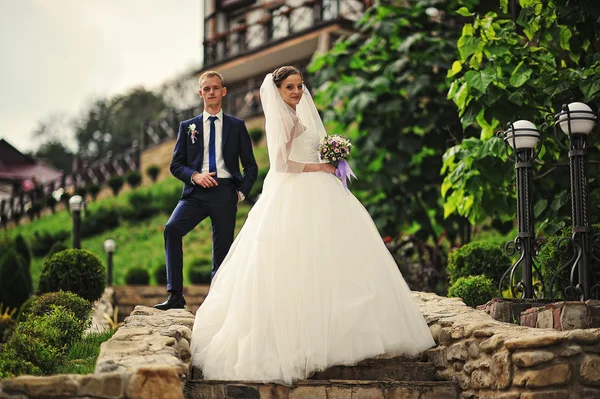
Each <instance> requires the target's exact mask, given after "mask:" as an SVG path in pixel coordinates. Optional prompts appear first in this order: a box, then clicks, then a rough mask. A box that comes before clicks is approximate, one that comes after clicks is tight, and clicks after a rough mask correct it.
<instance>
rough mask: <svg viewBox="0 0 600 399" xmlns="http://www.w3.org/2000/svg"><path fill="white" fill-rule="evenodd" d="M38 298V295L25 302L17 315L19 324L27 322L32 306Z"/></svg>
mask: <svg viewBox="0 0 600 399" xmlns="http://www.w3.org/2000/svg"><path fill="white" fill-rule="evenodd" d="M38 298H39V297H38V296H37V295H33V296H31V297H29V299H28V300H26V301H25V302H23V304H22V305H21V307H20V308H19V313H17V322H21V321H25V320H26V319H27V315H28V314H29V309H30V308H31V305H33V303H34V302H35V301H37V299H38Z"/></svg>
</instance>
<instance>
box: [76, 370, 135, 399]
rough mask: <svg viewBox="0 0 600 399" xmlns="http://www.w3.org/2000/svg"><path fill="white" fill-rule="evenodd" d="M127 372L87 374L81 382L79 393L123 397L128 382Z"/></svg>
mask: <svg viewBox="0 0 600 399" xmlns="http://www.w3.org/2000/svg"><path fill="white" fill-rule="evenodd" d="M127 378H128V375H127V374H121V373H104V374H90V375H85V376H83V377H82V378H81V380H80V382H79V395H80V396H92V397H96V396H97V397H101V398H121V397H123V394H124V392H125V387H126V384H127Z"/></svg>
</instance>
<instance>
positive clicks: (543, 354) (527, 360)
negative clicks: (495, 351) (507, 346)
mask: <svg viewBox="0 0 600 399" xmlns="http://www.w3.org/2000/svg"><path fill="white" fill-rule="evenodd" d="M554 357H555V355H554V353H552V352H550V351H546V350H537V351H519V352H515V353H513V355H512V360H513V362H514V363H515V364H516V365H517V366H519V367H531V366H535V365H536V364H541V363H545V362H548V361H550V360H552V359H554Z"/></svg>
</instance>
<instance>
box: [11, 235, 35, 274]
mask: <svg viewBox="0 0 600 399" xmlns="http://www.w3.org/2000/svg"><path fill="white" fill-rule="evenodd" d="M13 245H14V248H15V250H16V251H17V252H18V253H19V255H21V256H22V257H23V259H24V260H25V264H26V265H27V270H29V268H30V267H31V250H30V249H29V245H27V241H25V239H24V238H23V236H22V235H21V234H19V235H17V236H16V237H15V241H14V243H13Z"/></svg>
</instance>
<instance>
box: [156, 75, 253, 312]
mask: <svg viewBox="0 0 600 399" xmlns="http://www.w3.org/2000/svg"><path fill="white" fill-rule="evenodd" d="M199 81H200V91H199V93H200V96H201V97H202V100H203V102H204V112H202V114H200V115H199V116H197V117H195V118H192V119H190V120H187V121H184V122H181V123H180V124H179V134H178V135H177V143H176V144H175V150H174V151H173V160H172V161H171V173H172V174H173V176H175V177H176V178H178V179H179V180H181V181H183V183H184V186H183V194H182V195H181V199H180V200H179V203H178V204H177V207H176V208H175V210H174V211H173V213H172V214H171V217H170V218H169V221H168V222H167V224H166V225H165V231H164V236H165V254H166V258H167V290H168V291H169V293H170V295H169V298H168V299H167V300H166V301H165V302H163V303H161V304H158V305H154V307H155V308H156V309H160V310H167V309H174V308H183V307H185V299H184V297H183V249H182V238H183V236H185V235H186V234H187V233H189V232H190V231H192V229H194V227H196V226H197V225H198V223H200V222H201V221H202V220H204V219H206V218H207V217H209V218H210V221H211V223H212V238H213V246H212V249H213V267H212V274H211V276H214V275H215V273H216V272H217V269H218V268H219V266H220V265H221V262H223V259H224V258H225V255H227V252H228V251H229V247H231V244H232V243H233V231H234V229H235V214H236V211H237V204H238V202H240V201H243V200H244V198H245V197H246V196H247V195H248V193H249V192H250V189H251V188H252V185H253V184H254V181H255V180H256V176H257V174H258V167H257V166H256V161H255V160H254V154H253V153H252V144H251V141H250V135H249V134H248V130H247V129H246V125H245V124H244V121H243V120H241V119H238V118H235V117H233V116H230V115H226V114H224V113H223V110H222V109H221V105H222V103H223V97H225V95H226V94H227V89H226V88H225V85H224V83H223V77H222V76H221V74H219V73H218V72H215V71H208V72H204V73H203V74H202V75H201V76H200V79H199ZM240 160H241V162H242V166H243V168H244V174H243V176H242V174H241V173H240V167H239V163H240Z"/></svg>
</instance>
